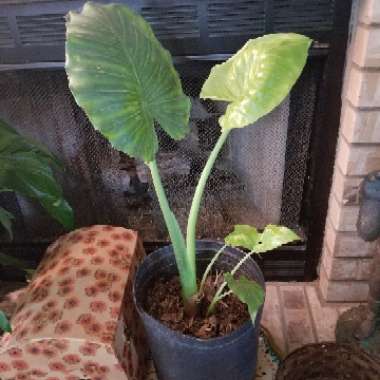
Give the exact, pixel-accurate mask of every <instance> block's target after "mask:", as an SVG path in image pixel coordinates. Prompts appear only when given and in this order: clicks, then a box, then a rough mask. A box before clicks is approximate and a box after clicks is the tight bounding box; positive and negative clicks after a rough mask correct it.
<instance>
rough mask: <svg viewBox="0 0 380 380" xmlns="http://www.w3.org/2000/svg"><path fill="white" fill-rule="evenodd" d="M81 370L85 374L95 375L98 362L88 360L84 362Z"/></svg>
mask: <svg viewBox="0 0 380 380" xmlns="http://www.w3.org/2000/svg"><path fill="white" fill-rule="evenodd" d="M83 370H84V372H85V373H86V375H95V374H96V373H97V372H98V363H96V362H93V361H88V362H86V363H84V366H83Z"/></svg>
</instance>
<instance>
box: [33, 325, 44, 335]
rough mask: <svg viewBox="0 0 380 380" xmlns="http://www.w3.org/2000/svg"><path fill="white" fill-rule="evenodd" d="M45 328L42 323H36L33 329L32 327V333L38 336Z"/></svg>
mask: <svg viewBox="0 0 380 380" xmlns="http://www.w3.org/2000/svg"><path fill="white" fill-rule="evenodd" d="M43 328H44V325H43V324H42V323H35V324H33V327H32V333H33V334H38V333H39V332H41V331H42V330H43Z"/></svg>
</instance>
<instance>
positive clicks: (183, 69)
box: [0, 0, 350, 279]
mask: <svg viewBox="0 0 380 380" xmlns="http://www.w3.org/2000/svg"><path fill="white" fill-rule="evenodd" d="M57 3H58V2H54V1H51V2H47V4H48V5H46V7H48V8H49V13H46V14H45V12H46V8H45V9H43V7H42V8H38V9H37V8H36V9H34V13H33V12H32V13H33V17H34V18H33V20H32V19H31V18H30V17H32V16H31V15H26V14H23V15H20V16H19V19H18V22H20V23H21V24H20V25H18V31H19V33H21V34H22V33H24V34H25V33H27V32H28V33H29V34H30V33H31V32H33V33H34V37H33V38H34V39H33V38H32V36H31V35H29V37H28V38H26V37H25V36H24V40H20V42H19V43H18V44H17V43H16V44H15V45H14V48H12V47H11V42H9V44H10V45H9V46H8V45H7V46H5V47H2V46H0V70H2V71H1V75H0V88H1V94H0V117H1V118H3V119H4V120H6V121H7V122H9V124H10V125H13V126H15V127H16V128H17V130H18V131H19V132H21V133H23V134H25V135H27V136H30V137H32V138H34V139H35V140H37V141H40V142H42V143H43V144H44V145H46V146H47V147H48V148H49V150H51V151H52V152H53V153H54V154H56V155H57V157H59V158H60V159H61V161H62V162H63V164H64V166H65V171H64V172H63V173H59V172H57V178H58V179H59V181H60V183H61V184H62V186H63V189H64V193H65V196H66V198H67V199H68V201H69V202H70V204H71V205H72V206H73V208H74V210H75V216H76V224H77V226H78V227H79V226H86V225H91V224H115V225H123V226H128V227H129V228H133V229H136V230H138V231H139V232H140V233H141V236H142V238H143V240H144V242H146V247H147V248H148V250H149V248H152V247H156V246H157V245H161V244H165V243H166V242H167V241H168V234H167V231H166V228H165V224H164V221H163V218H162V215H161V211H160V209H159V206H158V202H157V200H156V197H155V195H154V191H153V189H152V185H151V180H150V177H149V171H148V169H147V168H146V167H145V166H144V164H143V163H142V162H139V161H138V160H135V159H132V158H130V157H128V156H127V155H125V154H123V153H121V152H118V151H116V150H114V149H113V148H112V147H111V146H110V145H109V144H108V143H107V142H106V141H105V139H104V138H103V137H102V136H101V135H100V134H99V133H98V132H97V131H95V130H94V129H93V127H92V126H91V124H90V122H89V121H88V119H87V118H86V116H85V115H84V113H83V111H82V110H81V109H80V108H79V107H78V106H77V105H76V103H75V101H74V99H73V97H72V95H71V93H70V90H69V89H68V84H67V78H66V75H65V72H64V70H63V56H62V52H63V41H64V38H63V39H62V30H63V31H64V28H63V29H62V23H61V22H60V20H62V19H61V18H60V17H61V16H63V14H64V13H66V12H64V13H62V14H61V13H59V12H63V11H62V7H64V8H65V7H66V8H67V9H66V8H65V11H66V10H68V9H70V6H72V5H70V1H64V2H60V3H61V5H60V6H57ZM62 3H65V4H66V3H67V5H65V6H64V5H62ZM75 3H82V2H75ZM125 3H128V2H127V1H126V2H125ZM147 3H149V2H147ZM200 3H201V2H200ZM204 3H205V4H206V3H207V6H206V5H205V4H203V5H199V7H206V8H205V11H206V13H207V14H208V19H207V20H205V19H202V18H201V15H202V14H201V13H200V11H201V10H200V9H199V8H197V7H196V6H194V5H187V6H186V7H185V6H184V5H182V6H179V5H178V7H179V8H178V9H177V8H176V9H177V11H178V12H180V13H179V14H177V15H174V16H173V15H172V18H171V19H170V18H169V19H167V17H169V16H168V14H167V12H164V7H163V6H161V8H160V7H156V8H155V7H154V6H153V5H150V6H145V7H144V6H143V7H141V8H140V9H139V11H140V12H141V13H142V14H143V16H144V17H146V19H147V21H150V22H151V23H152V25H153V28H154V29H155V31H156V33H157V35H158V37H159V38H160V39H161V40H162V42H163V43H164V44H165V45H166V46H167V47H168V48H169V50H170V51H171V52H172V54H173V55H174V62H175V65H176V68H177V70H178V71H179V74H180V76H181V80H182V86H183V89H184V92H185V93H186V94H187V95H188V96H189V97H190V98H191V102H192V109H191V117H190V129H191V132H190V134H189V135H188V136H187V137H186V138H185V139H184V140H182V141H173V140H172V139H170V138H169V137H168V136H167V135H166V134H165V133H163V132H160V133H159V143H160V153H159V155H158V159H157V161H158V165H159V168H160V172H161V176H162V180H163V184H164V186H165V188H166V190H167V194H168V198H169V200H170V202H171V205H172V207H173V210H174V212H175V213H176V215H177V216H178V219H179V223H180V225H181V226H182V227H183V228H184V229H185V227H186V221H187V217H188V212H189V208H190V203H191V199H192V196H193V194H194V190H195V185H196V183H197V179H198V177H199V175H200V172H201V170H202V168H203V166H204V164H205V162H206V160H207V157H208V155H209V153H210V151H211V149H212V148H213V146H214V144H215V142H216V140H217V137H218V134H219V133H220V128H219V125H218V118H219V116H220V115H221V114H222V113H223V112H224V107H225V105H224V104H223V103H221V102H212V101H209V100H207V101H204V100H200V99H199V93H200V90H201V87H202V84H203V82H204V81H205V79H206V78H207V76H208V74H209V72H210V69H211V67H212V66H213V65H214V64H215V63H218V62H219V61H221V60H224V59H226V58H227V57H228V56H229V55H230V54H231V53H232V52H234V51H236V50H237V49H238V48H239V47H240V46H242V44H243V43H244V42H245V41H246V40H247V39H248V38H250V37H255V36H258V35H261V34H264V33H268V32H273V31H275V32H279V31H285V32H289V31H292V32H301V33H305V34H307V35H310V36H311V37H312V38H314V41H315V42H314V44H313V47H312V49H311V52H310V57H309V59H308V62H307V65H306V67H305V70H304V72H303V74H302V76H301V78H300V79H299V81H298V82H297V84H296V85H295V87H294V88H293V90H292V92H291V94H290V95H289V96H288V98H287V99H286V100H285V101H284V102H283V103H282V104H281V105H280V106H279V107H277V108H276V109H275V110H274V111H273V112H271V113H270V114H269V115H267V116H266V117H264V118H262V119H261V120H259V121H258V122H257V123H255V125H254V126H250V127H247V128H245V129H243V130H239V131H233V132H232V133H231V135H230V137H229V139H228V141H227V143H226V144H225V147H224V148H223V150H222V152H221V154H220V156H219V158H218V160H217V162H216V165H215V169H214V170H213V172H212V175H211V176H210V179H209V182H208V184H207V188H206V192H205V196H204V199H203V204H202V208H201V212H200V218H199V224H198V237H199V238H202V239H222V238H223V237H224V236H225V235H226V234H227V233H229V232H230V231H231V230H232V228H233V225H234V224H251V225H255V226H257V227H259V228H262V227H264V226H265V225H266V224H268V223H275V224H280V223H281V224H284V225H287V226H289V227H291V228H294V229H295V230H296V231H297V232H298V233H299V234H300V235H301V236H302V237H303V241H302V243H300V244H299V245H296V246H292V247H284V248H282V249H280V250H278V251H276V252H275V253H273V254H271V256H270V257H264V258H263V260H261V264H262V266H263V269H264V272H265V274H266V276H267V278H268V279H289V278H292V279H304V278H305V276H308V277H309V278H310V277H313V276H314V275H315V270H316V260H315V257H316V255H318V254H319V253H318V249H319V248H318V244H319V243H320V240H321V239H322V233H323V231H318V228H316V227H315V226H317V227H318V226H319V225H322V224H324V220H322V219H323V208H327V197H328V190H329V187H328V184H327V187H325V186H326V184H324V183H322V182H323V178H324V177H323V176H326V178H327V179H328V180H329V179H330V177H331V169H332V162H333V155H334V147H335V143H336V136H335V137H334V131H335V133H336V130H337V128H338V122H339V119H338V120H335V124H336V125H334V121H333V120H332V121H330V122H327V121H326V120H328V118H326V114H327V115H328V114H329V112H335V113H337V114H339V100H338V98H339V93H340V85H339V80H338V83H337V78H333V77H330V75H331V73H330V71H331V70H332V64H333V65H335V66H334V70H335V71H336V73H337V74H338V76H341V75H342V72H343V62H344V51H345V43H346V40H347V30H348V19H349V14H350V11H349V10H348V9H349V8H348V7H347V6H346V5H344V4H343V3H344V1H338V0H335V1H330V0H323V1H311V2H304V1H303V2H301V1H296V2H292V1H264V0H255V1H248V0H247V1H240V2H238V3H239V4H237V5H236V4H235V6H233V4H232V2H227V1H217V2H212V1H210V2H204ZM293 3H296V4H293ZM301 3H302V4H304V5H305V4H306V3H308V4H309V5H308V6H309V7H310V6H311V5H310V4H311V3H312V4H314V5H313V7H314V8H313V10H314V16H313V17H311V15H309V14H307V13H305V12H301V10H302V9H301V8H302V7H301V5H302V4H301ZM292 4H293V6H296V8H297V7H298V8H297V9H298V11H297V12H298V13H297V12H296V13H294V12H295V10H294V9H293V10H292V7H291V5H292ZM269 5H271V7H269ZM76 6H77V5H76ZM30 7H31V6H30ZM189 7H190V8H191V9H190V8H189ZM174 8H175V7H174ZM174 8H171V11H170V12H174V10H173V9H174ZM346 8H347V9H346ZM25 9H27V8H23V12H25ZM30 9H32V7H31V8H30ZM202 9H203V8H202ZM8 10H12V12H14V13H17V12H18V11H21V9H18V10H17V6H14V5H9V8H8ZM343 10H345V12H343V13H342V11H343ZM317 11H318V12H319V13H318V12H317ZM160 12H161V13H160ZM170 12H169V13H170ZM178 12H177V13H178ZM194 12H195V13H194ZM231 12H232V13H231ZM247 12H249V15H251V16H250V17H251V18H250V19H249V20H248V19H246V18H247V17H248V16H247ZM300 12H301V13H300ZM41 14H42V15H41ZM44 14H45V16H43V15H44ZM37 15H38V17H37ZM47 15H50V16H49V17H50V18H52V17H53V16H52V15H54V20H53V19H49V18H48V17H47ZM29 16H30V17H29ZM227 16H228V17H227ZM338 16H339V17H340V18H339V17H338ZM6 17H7V15H4V16H2V14H1V11H0V20H1V22H2V23H3V24H4V25H6V23H7V19H6ZM28 17H29V18H28ZM165 17H166V18H165ZM186 17H188V18H191V17H192V20H193V21H192V23H189V22H188V23H186V25H187V29H186V28H185V29H183V28H181V27H180V26H178V25H177V28H169V25H170V22H171V20H172V21H173V18H174V19H175V20H177V21H176V23H180V22H181V20H182V21H183V19H184V18H186ZM197 17H198V18H199V20H198V19H197ZM3 19H4V20H3ZM16 19H17V17H16ZM225 19H228V25H225V28H223V29H221V28H220V26H221V25H222V24H221V23H223V20H225ZM13 20H14V19H13ZM52 20H53V21H54V22H53V21H52ZM197 20H198V21H199V23H198V21H197ZM253 21H256V22H255V23H253V24H254V25H255V26H254V27H250V26H249V25H251V23H252V22H253ZM30 23H31V24H30ZM205 23H206V24H205ZM1 25H2V24H1ZM43 25H44V28H45V29H44V30H45V32H44V33H43V34H41V36H44V38H43V39H42V40H41V38H40V39H39V38H37V34H38V30H39V29H38V28H42V26H43ZM204 25H207V33H208V35H207V38H206V39H204V38H202V33H204V32H205V28H204ZM300 25H301V26H302V25H303V26H304V27H303V28H300ZM46 28H48V29H49V28H50V29H49V33H52V31H54V30H55V33H56V34H54V33H53V34H52V36H54V39H51V40H49V41H50V43H49V41H48V42H47V39H49V33H48V31H47V29H46ZM54 28H55V29H54ZM252 28H253V29H252ZM61 29H62V30H61ZM1 30H2V29H0V33H1ZM12 30H14V29H10V32H9V33H11V31H12ZM36 33H37V34H36ZM10 36H11V37H12V34H10ZM59 36H60V37H59ZM13 37H14V39H16V40H17V39H19V37H20V36H17V35H16V36H13ZM13 37H12V38H13ZM58 37H59V38H58ZM9 38H10V37H9ZM42 46H44V47H45V49H44V50H41V47H42ZM37 47H39V49H40V54H41V55H40V56H38V55H37V56H36V55H35V52H36V51H35V49H37ZM53 47H54V49H53ZM5 53H7V54H8V55H4V54H5ZM44 54H46V56H44ZM333 57H335V58H334V60H335V62H334V63H332V59H333ZM334 94H335V95H334ZM328 96H330V97H331V96H333V98H332V100H331V101H330V102H329V103H328V104H326V98H327V97H328ZM334 96H335V97H334ZM327 123H329V124H327ZM326 128H329V131H328V134H329V135H330V138H331V137H332V141H330V142H329V148H328V152H327V154H326V151H325V150H324V149H325V148H324V146H323V145H324V140H323V139H324V134H323V129H326ZM330 166H331V168H330V169H329V167H330ZM322 167H324V168H325V169H326V173H323V174H321V168H322ZM329 170H330V174H329ZM327 182H328V181H327ZM0 204H1V205H2V206H5V207H6V209H8V210H9V211H11V212H12V213H14V215H16V220H15V223H14V235H15V237H14V241H13V242H11V243H9V242H7V240H6V235H5V234H4V235H1V236H0V243H1V247H2V249H3V250H4V251H6V252H11V253H13V254H16V255H21V256H25V255H27V256H29V257H30V255H31V251H33V250H34V251H35V252H37V253H41V252H42V249H43V247H44V246H46V244H47V243H48V242H50V241H51V240H53V239H54V238H55V237H56V236H58V235H59V234H61V233H62V232H63V231H62V229H61V227H60V226H59V225H58V224H55V223H54V222H52V220H51V219H50V218H49V217H48V216H47V215H46V214H45V213H44V211H43V210H42V209H41V208H40V207H39V206H38V205H36V204H35V203H34V202H30V201H29V200H27V199H25V198H22V197H19V196H16V195H9V194H6V195H5V194H0ZM320 211H322V214H321V215H320V214H319V212H320ZM313 234H314V235H313ZM315 234H317V235H315ZM311 261H312V262H313V263H314V264H313V265H312V266H310V265H309V262H311ZM307 268H309V269H307ZM307 271H309V272H307Z"/></svg>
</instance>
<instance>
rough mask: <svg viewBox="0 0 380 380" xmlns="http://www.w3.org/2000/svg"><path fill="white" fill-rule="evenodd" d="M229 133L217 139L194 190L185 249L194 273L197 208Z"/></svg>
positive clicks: (223, 132) (222, 134)
mask: <svg viewBox="0 0 380 380" xmlns="http://www.w3.org/2000/svg"><path fill="white" fill-rule="evenodd" d="M229 133H230V130H224V131H222V133H221V135H220V136H219V139H218V141H217V143H216V144H215V146H214V149H213V150H212V152H211V154H210V156H209V158H208V160H207V163H206V165H205V167H204V169H203V171H202V174H201V176H200V178H199V182H198V185H197V187H196V189H195V193H194V197H193V201H192V203H191V209H190V214H189V219H188V222H187V234H186V247H187V254H188V259H189V262H190V265H191V266H192V268H194V272H195V240H196V228H197V221H198V214H199V207H200V205H201V202H202V198H203V193H204V189H205V187H206V183H207V180H208V177H209V176H210V173H211V170H212V168H213V166H214V164H215V161H216V158H217V157H218V154H219V152H220V150H221V149H222V147H223V145H224V143H225V141H226V139H227V137H228V135H229Z"/></svg>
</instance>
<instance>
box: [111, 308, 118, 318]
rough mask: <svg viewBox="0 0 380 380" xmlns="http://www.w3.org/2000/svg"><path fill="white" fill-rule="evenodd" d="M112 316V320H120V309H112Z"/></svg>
mask: <svg viewBox="0 0 380 380" xmlns="http://www.w3.org/2000/svg"><path fill="white" fill-rule="evenodd" d="M110 314H111V317H112V318H118V317H119V314H120V307H111V308H110Z"/></svg>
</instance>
